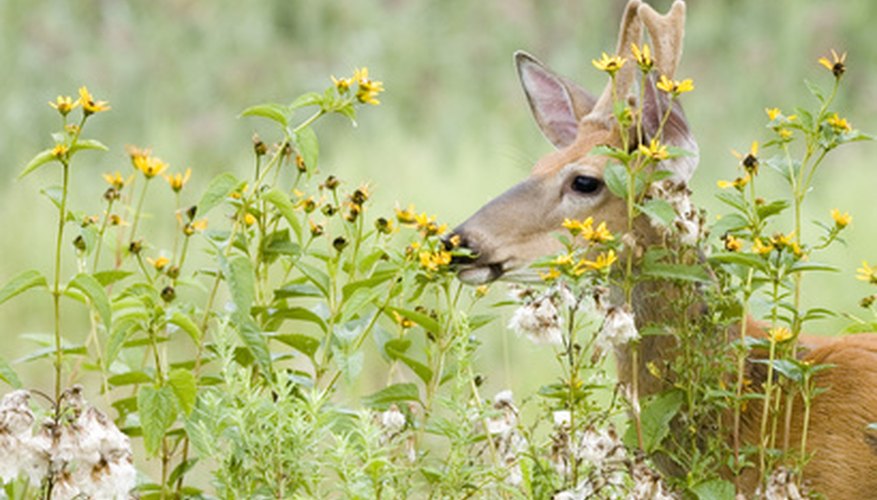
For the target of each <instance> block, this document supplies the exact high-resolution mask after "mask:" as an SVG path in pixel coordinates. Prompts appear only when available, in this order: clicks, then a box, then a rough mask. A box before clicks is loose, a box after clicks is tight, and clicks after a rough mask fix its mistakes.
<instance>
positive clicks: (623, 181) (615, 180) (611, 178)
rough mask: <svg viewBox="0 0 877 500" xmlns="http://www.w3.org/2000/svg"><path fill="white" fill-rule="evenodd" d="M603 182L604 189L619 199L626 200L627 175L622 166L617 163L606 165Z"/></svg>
mask: <svg viewBox="0 0 877 500" xmlns="http://www.w3.org/2000/svg"><path fill="white" fill-rule="evenodd" d="M603 182H605V183H606V187H608V188H609V191H612V194H614V195H615V196H618V197H619V198H621V199H626V198H627V182H628V175H627V169H625V168H624V165H621V164H619V163H610V164H609V165H606V169H605V170H604V171H603Z"/></svg>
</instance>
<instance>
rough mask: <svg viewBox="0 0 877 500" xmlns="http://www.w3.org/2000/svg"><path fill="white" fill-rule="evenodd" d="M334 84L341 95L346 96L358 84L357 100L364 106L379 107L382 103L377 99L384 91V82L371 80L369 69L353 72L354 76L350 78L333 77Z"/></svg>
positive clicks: (359, 69)
mask: <svg viewBox="0 0 877 500" xmlns="http://www.w3.org/2000/svg"><path fill="white" fill-rule="evenodd" d="M332 84H333V85H335V88H336V89H337V90H338V93H339V94H341V95H346V94H347V93H348V92H350V91H351V89H352V88H353V85H354V84H356V86H357V88H356V92H355V94H354V95H355V96H356V99H357V100H358V101H359V102H361V103H363V104H371V105H373V106H377V105H378V104H380V103H381V101H379V100H378V99H377V96H378V94H380V93H381V92H383V91H384V84H383V82H379V81H375V80H372V79H371V78H369V76H368V68H358V69H356V70H354V71H353V76H352V77H349V78H335V77H334V76H333V77H332Z"/></svg>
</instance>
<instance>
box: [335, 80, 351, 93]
mask: <svg viewBox="0 0 877 500" xmlns="http://www.w3.org/2000/svg"><path fill="white" fill-rule="evenodd" d="M332 84H333V85H335V88H336V89H338V93H340V94H346V93H347V91H348V90H350V86H351V85H353V78H335V77H334V76H333V77H332Z"/></svg>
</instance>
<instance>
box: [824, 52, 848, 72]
mask: <svg viewBox="0 0 877 500" xmlns="http://www.w3.org/2000/svg"><path fill="white" fill-rule="evenodd" d="M846 60H847V53H846V52H844V53H843V54H841V55H838V54H837V52H835V51H834V49H831V60H830V61H829V60H828V58H827V57H820V58H819V64H821V65H822V66H824V67H825V69H827V70H828V71H831V74H832V75H834V77H835V78H838V79H839V78H840V77H842V76H843V74H844V73H845V72H846V70H847V66H846Z"/></svg>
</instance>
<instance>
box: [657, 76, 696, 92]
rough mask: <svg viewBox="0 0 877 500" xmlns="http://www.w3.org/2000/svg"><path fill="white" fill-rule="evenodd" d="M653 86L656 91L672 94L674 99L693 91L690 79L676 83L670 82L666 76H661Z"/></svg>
mask: <svg viewBox="0 0 877 500" xmlns="http://www.w3.org/2000/svg"><path fill="white" fill-rule="evenodd" d="M655 86H656V87H658V90H662V91H664V92H666V93H668V94H672V95H673V96H674V97H675V96H678V95H680V94H684V93H686V92H691V91H692V90H694V82H693V81H691V79H690V78H688V79H685V80H682V81H678V80H671V79H669V78H667V76H666V75H661V78H660V79H659V80H658V83H656V84H655Z"/></svg>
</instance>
